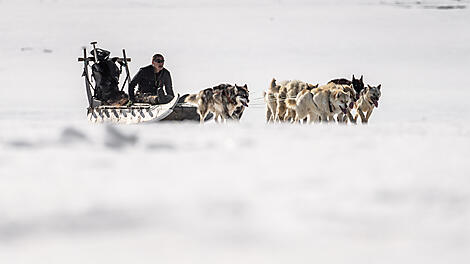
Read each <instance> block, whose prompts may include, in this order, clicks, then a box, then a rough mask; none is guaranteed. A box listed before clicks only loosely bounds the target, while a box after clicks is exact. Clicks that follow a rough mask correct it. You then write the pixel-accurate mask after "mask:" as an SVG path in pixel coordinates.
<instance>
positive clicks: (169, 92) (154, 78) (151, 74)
mask: <svg viewBox="0 0 470 264" xmlns="http://www.w3.org/2000/svg"><path fill="white" fill-rule="evenodd" d="M136 85H139V92H140V93H149V94H151V95H157V96H158V97H160V98H163V97H171V98H173V97H174V96H175V94H174V93H173V85H172V82H171V75H170V72H169V71H168V70H167V69H165V68H163V69H162V70H161V71H160V72H159V73H158V74H157V73H155V71H154V68H153V65H149V66H145V67H143V68H140V70H139V72H137V74H136V75H135V76H134V78H132V81H131V82H130V85H129V97H130V98H131V99H133V98H134V88H135V86H136ZM163 86H165V92H166V96H165V93H164V92H163Z"/></svg>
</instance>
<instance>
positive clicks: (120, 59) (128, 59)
mask: <svg viewBox="0 0 470 264" xmlns="http://www.w3.org/2000/svg"><path fill="white" fill-rule="evenodd" d="M84 60H85V59H84V58H82V57H80V58H78V61H79V62H81V61H84ZM86 60H87V61H93V62H94V61H95V58H94V57H88V58H86ZM116 61H117V62H124V58H117V60H116ZM126 61H128V62H130V61H131V58H126Z"/></svg>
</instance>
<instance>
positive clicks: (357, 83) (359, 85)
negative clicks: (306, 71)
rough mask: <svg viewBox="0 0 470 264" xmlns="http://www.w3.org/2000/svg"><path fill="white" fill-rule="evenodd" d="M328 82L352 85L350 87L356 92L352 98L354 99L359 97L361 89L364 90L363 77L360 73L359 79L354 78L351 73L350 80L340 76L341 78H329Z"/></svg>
mask: <svg viewBox="0 0 470 264" xmlns="http://www.w3.org/2000/svg"><path fill="white" fill-rule="evenodd" d="M328 83H334V84H340V85H352V87H353V88H354V91H355V92H356V97H355V98H354V101H356V100H357V99H359V94H360V93H361V91H362V90H364V78H363V76H362V75H361V78H360V79H356V78H355V77H354V74H353V76H352V81H350V80H348V79H344V78H341V79H334V80H331V81H329V82H328Z"/></svg>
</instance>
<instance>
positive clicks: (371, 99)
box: [264, 75, 381, 124]
mask: <svg viewBox="0 0 470 264" xmlns="http://www.w3.org/2000/svg"><path fill="white" fill-rule="evenodd" d="M380 88H381V85H378V86H370V85H367V86H364V81H363V76H361V78H360V79H356V78H355V77H354V75H353V76H352V80H348V79H334V80H331V81H329V82H328V83H327V84H325V85H322V86H319V85H318V84H316V85H312V84H309V83H306V82H302V81H298V80H293V81H282V82H280V83H279V84H276V80H275V79H273V80H272V81H271V85H270V87H269V88H268V91H267V92H265V93H264V101H265V102H266V105H267V110H266V121H267V122H302V121H305V122H307V123H311V122H335V121H337V122H338V123H347V122H348V121H350V122H351V123H354V124H355V123H356V122H357V120H358V118H359V116H360V117H361V121H362V123H367V122H368V121H369V118H370V116H371V114H372V111H373V110H374V107H378V102H379V99H380V96H381V91H380ZM351 111H354V112H355V115H354V116H353V115H352V112H351Z"/></svg>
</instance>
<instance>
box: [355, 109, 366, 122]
mask: <svg viewBox="0 0 470 264" xmlns="http://www.w3.org/2000/svg"><path fill="white" fill-rule="evenodd" d="M357 112H358V113H359V115H360V116H361V122H362V123H367V121H366V117H365V116H364V113H363V112H362V110H359V109H357Z"/></svg>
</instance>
